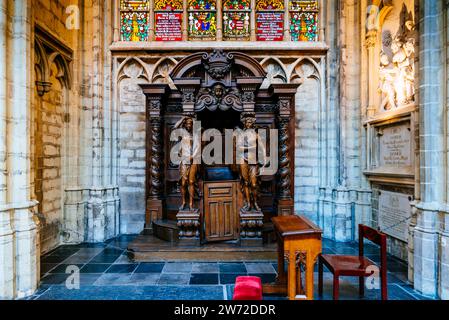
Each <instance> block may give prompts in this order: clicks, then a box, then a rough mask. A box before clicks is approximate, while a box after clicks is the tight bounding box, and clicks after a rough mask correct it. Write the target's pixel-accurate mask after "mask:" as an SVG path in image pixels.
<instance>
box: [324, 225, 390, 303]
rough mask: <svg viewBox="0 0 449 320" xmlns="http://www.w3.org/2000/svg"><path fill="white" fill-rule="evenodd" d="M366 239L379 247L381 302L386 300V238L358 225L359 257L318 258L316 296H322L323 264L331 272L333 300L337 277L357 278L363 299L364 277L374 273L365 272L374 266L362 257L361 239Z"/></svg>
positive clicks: (337, 291) (337, 292) (329, 255)
mask: <svg viewBox="0 0 449 320" xmlns="http://www.w3.org/2000/svg"><path fill="white" fill-rule="evenodd" d="M365 238H366V239H368V240H370V241H372V242H374V243H375V244H377V245H379V246H380V277H381V292H382V300H387V299H388V297H387V236H386V235H385V234H384V233H381V232H379V231H377V230H375V229H372V228H370V227H367V226H364V225H361V224H360V225H359V255H358V256H346V255H331V254H323V255H320V257H319V258H318V294H319V295H320V296H322V295H323V264H324V265H325V266H326V267H327V268H328V269H329V271H330V272H332V274H333V276H334V281H333V287H334V288H333V298H334V300H338V295H339V277H340V276H356V277H359V293H360V296H361V297H363V296H364V293H365V290H364V289H365V281H364V280H365V277H369V276H371V275H372V274H373V273H374V271H372V270H371V271H367V268H368V267H369V266H376V264H375V263H374V262H373V261H371V260H370V259H368V258H366V257H364V256H363V239H365Z"/></svg>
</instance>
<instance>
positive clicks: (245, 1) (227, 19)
mask: <svg viewBox="0 0 449 320" xmlns="http://www.w3.org/2000/svg"><path fill="white" fill-rule="evenodd" d="M250 15H251V1H250V0H224V1H223V39H225V40H249V39H250Z"/></svg>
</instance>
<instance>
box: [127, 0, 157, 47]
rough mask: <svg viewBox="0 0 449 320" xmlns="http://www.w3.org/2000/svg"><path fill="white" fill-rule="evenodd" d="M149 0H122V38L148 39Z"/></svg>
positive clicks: (128, 39)
mask: <svg viewBox="0 0 449 320" xmlns="http://www.w3.org/2000/svg"><path fill="white" fill-rule="evenodd" d="M149 10H150V4H149V0H120V39H121V40H122V41H147V40H148V29H149V25H148V17H149Z"/></svg>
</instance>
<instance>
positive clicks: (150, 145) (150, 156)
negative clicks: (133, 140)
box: [141, 84, 168, 234]
mask: <svg viewBox="0 0 449 320" xmlns="http://www.w3.org/2000/svg"><path fill="white" fill-rule="evenodd" d="M141 87H142V89H143V92H144V94H145V95H146V97H147V99H146V101H147V107H146V110H147V146H146V147H147V152H146V153H147V169H146V171H147V173H146V177H147V179H146V185H147V187H146V190H147V195H146V198H147V204H146V214H145V229H144V233H145V234H152V233H153V221H155V220H159V219H162V218H163V212H164V200H165V199H164V193H163V185H164V178H163V175H164V161H163V133H162V130H163V125H162V119H163V118H162V117H163V112H162V111H163V108H162V104H163V101H164V98H165V96H166V94H167V90H168V85H166V84H144V85H141Z"/></svg>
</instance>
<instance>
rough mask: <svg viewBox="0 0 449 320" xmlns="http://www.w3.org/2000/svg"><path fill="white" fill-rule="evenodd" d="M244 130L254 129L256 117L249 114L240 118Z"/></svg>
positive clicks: (244, 114)
mask: <svg viewBox="0 0 449 320" xmlns="http://www.w3.org/2000/svg"><path fill="white" fill-rule="evenodd" d="M240 121H241V122H242V123H243V128H244V129H254V128H255V125H256V115H255V114H254V113H251V112H246V113H243V114H242V115H241V117H240Z"/></svg>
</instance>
